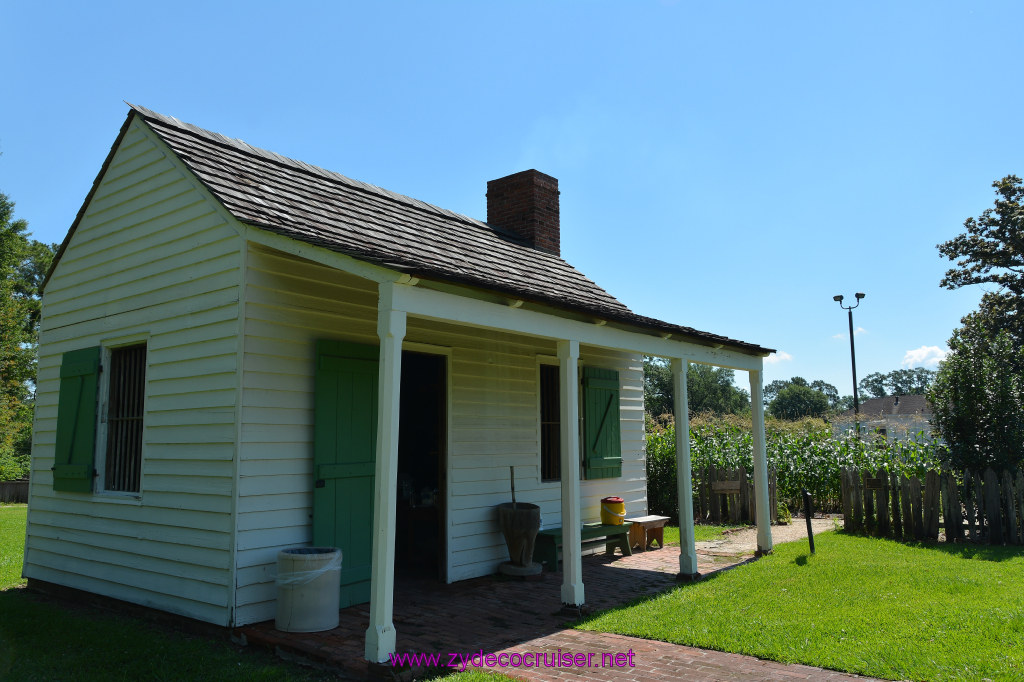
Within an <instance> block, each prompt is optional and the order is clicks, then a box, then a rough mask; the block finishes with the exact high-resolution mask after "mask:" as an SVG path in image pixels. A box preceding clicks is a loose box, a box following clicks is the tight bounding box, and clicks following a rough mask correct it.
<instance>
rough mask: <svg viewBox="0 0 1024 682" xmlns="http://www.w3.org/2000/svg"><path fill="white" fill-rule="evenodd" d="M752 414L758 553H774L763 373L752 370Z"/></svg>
mask: <svg viewBox="0 0 1024 682" xmlns="http://www.w3.org/2000/svg"><path fill="white" fill-rule="evenodd" d="M749 374H750V414H751V419H752V421H753V441H754V504H755V505H757V506H756V510H757V553H758V555H761V554H768V553H769V552H771V551H772V518H771V514H770V513H769V509H768V453H767V452H765V447H764V393H763V392H762V390H761V382H762V373H761V372H759V371H755V370H750V372H749Z"/></svg>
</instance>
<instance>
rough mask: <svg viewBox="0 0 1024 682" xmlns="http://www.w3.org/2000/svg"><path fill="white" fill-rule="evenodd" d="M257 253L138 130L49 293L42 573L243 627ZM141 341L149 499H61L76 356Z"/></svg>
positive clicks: (35, 540) (38, 431) (39, 458)
mask: <svg viewBox="0 0 1024 682" xmlns="http://www.w3.org/2000/svg"><path fill="white" fill-rule="evenodd" d="M241 244H242V242H241V238H240V236H239V232H238V229H237V228H236V227H235V226H233V221H232V220H231V219H229V218H227V217H226V214H225V213H224V212H223V211H222V210H221V209H219V207H218V206H216V205H215V203H214V202H213V201H211V200H210V199H209V195H208V194H207V193H206V191H205V190H203V189H202V188H201V185H200V184H199V183H198V181H197V180H196V179H195V178H194V177H192V176H191V175H190V174H189V173H188V171H187V170H186V169H185V168H184V166H183V165H182V164H181V163H180V161H178V160H177V159H176V158H175V157H174V156H173V155H172V154H171V153H170V152H169V150H167V148H166V147H165V146H164V145H163V143H161V142H160V141H159V140H158V139H157V138H156V137H155V135H153V133H152V131H150V130H149V128H148V127H147V126H146V125H145V124H144V123H142V122H141V121H140V120H139V119H138V118H136V119H134V120H133V121H132V122H131V123H130V124H129V126H128V129H127V131H126V132H125V135H124V137H123V139H122V141H121V143H120V145H119V146H118V148H117V150H116V151H115V153H114V154H113V156H112V158H111V160H110V164H109V165H108V167H107V169H106V171H105V173H104V175H103V177H102V178H101V180H100V182H99V184H98V186H97V187H96V190H95V193H94V194H93V195H92V197H91V200H90V202H89V205H88V206H87V208H86V210H85V211H84V213H83V214H82V218H81V221H80V222H79V224H78V226H77V229H76V230H75V232H74V234H73V235H72V236H71V239H70V240H69V242H68V244H67V248H66V251H65V252H64V254H63V255H62V257H61V259H60V261H59V262H58V264H57V266H56V268H55V269H54V272H53V273H52V275H51V278H50V281H49V282H48V284H47V286H46V292H45V296H44V300H43V318H42V325H41V331H40V343H39V353H40V358H39V374H38V394H37V408H36V419H35V425H34V435H33V452H32V473H31V480H32V482H31V486H30V501H29V514H28V538H27V543H26V554H25V569H24V573H25V576H26V577H28V578H34V579H38V580H43V581H47V582H52V583H56V584H60V585H66V586H69V587H73V588H77V589H82V590H87V591H90V592H95V593H98V594H102V595H106V596H110V597H114V598H117V599H123V600H126V601H130V602H134V603H138V604H143V605H146V606H151V607H155V608H159V609H163V610H166V611H170V612H173V613H178V614H182V615H186V616H190V617H193V618H197V619H200V620H204V621H208V622H212V623H217V624H221V625H227V624H228V623H229V622H230V618H231V613H230V609H231V604H232V599H231V590H230V585H231V583H232V575H233V570H232V550H233V547H232V532H233V525H234V522H233V501H232V496H233V492H234V478H235V472H234V467H235V464H234V462H235V445H234V443H235V435H236V429H237V426H236V413H235V403H236V397H237V390H238V375H237V370H238V360H237V350H238V330H239V306H238V296H239V290H240V286H239V282H240V277H241V263H242V261H241ZM134 339H139V340H145V341H146V343H147V356H148V357H147V368H146V401H145V418H144V432H143V453H142V484H141V494H140V495H139V496H129V495H124V494H112V493H93V494H76V493H63V492H56V493H55V492H54V491H53V477H52V474H51V470H50V467H51V466H52V465H53V461H54V443H55V437H56V427H57V424H56V422H57V399H58V394H59V388H60V378H59V377H60V363H61V356H62V354H63V353H64V352H66V351H69V350H74V349H78V348H86V347H91V346H98V345H108V344H117V343H119V342H123V341H126V340H134ZM101 382H102V378H101ZM97 480H98V479H97Z"/></svg>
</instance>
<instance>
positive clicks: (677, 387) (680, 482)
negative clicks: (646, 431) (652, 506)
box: [672, 358, 700, 580]
mask: <svg viewBox="0 0 1024 682" xmlns="http://www.w3.org/2000/svg"><path fill="white" fill-rule="evenodd" d="M689 364H690V363H689V362H687V361H686V360H685V359H681V358H672V387H673V395H674V401H673V403H674V405H675V422H676V486H677V490H678V495H679V497H678V499H679V550H680V551H679V577H680V578H682V579H687V580H693V579H694V578H697V577H698V576H699V575H700V573H699V571H698V570H697V546H696V544H695V542H696V537H695V533H694V528H693V480H692V475H691V466H690V405H689V396H688V395H687V386H686V369H687V367H688V366H689Z"/></svg>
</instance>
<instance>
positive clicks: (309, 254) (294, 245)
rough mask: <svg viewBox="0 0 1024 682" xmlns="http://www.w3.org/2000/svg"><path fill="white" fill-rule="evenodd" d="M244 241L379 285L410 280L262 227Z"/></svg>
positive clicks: (249, 228) (250, 229) (247, 228)
mask: <svg viewBox="0 0 1024 682" xmlns="http://www.w3.org/2000/svg"><path fill="white" fill-rule="evenodd" d="M218 205H219V203H218ZM245 238H246V240H248V241H250V242H252V243H254V244H260V245H262V246H265V247H267V248H270V249H274V250H276V251H283V252H284V253H289V254H291V255H293V256H298V257H299V258H305V259H306V260H309V261H313V262H314V263H319V264H320V265H326V266H327V267H329V268H334V269H335V270H341V271H342V272H347V273H348V274H350V275H355V276H356V277H362V278H363V279H368V280H371V281H374V282H377V283H378V284H379V283H381V282H398V281H401V280H402V279H403V278H405V279H409V276H408V275H406V274H404V273H401V272H398V271H397V270H389V269H388V268H382V267H380V266H379V265H374V264H372V263H367V262H366V261H361V260H358V259H356V258H353V257H352V256H348V255H345V254H343V253H338V252H337V251H330V250H328V249H324V248H320V247H318V246H313V245H312V244H307V243H305V242H302V241H299V240H297V239H292V238H291V237H285V236H284V235H282V234H277V233H275V232H270V231H268V230H264V229H261V228H259V227H252V226H251V225H246V226H245Z"/></svg>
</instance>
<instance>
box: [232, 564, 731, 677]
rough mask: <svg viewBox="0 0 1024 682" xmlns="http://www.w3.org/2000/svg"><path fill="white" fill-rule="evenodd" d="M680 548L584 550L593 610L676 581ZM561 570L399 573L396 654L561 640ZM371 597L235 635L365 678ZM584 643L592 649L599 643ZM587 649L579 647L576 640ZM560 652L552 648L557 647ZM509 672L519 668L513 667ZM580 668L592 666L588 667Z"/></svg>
mask: <svg viewBox="0 0 1024 682" xmlns="http://www.w3.org/2000/svg"><path fill="white" fill-rule="evenodd" d="M679 558H680V552H679V548H678V547H676V546H673V545H670V546H668V547H667V548H665V549H663V550H651V551H647V552H636V553H634V554H633V556H629V557H620V556H616V557H614V558H612V557H606V556H604V555H603V554H601V555H598V554H595V555H590V556H586V557H583V559H582V562H581V563H582V569H583V578H584V581H585V583H586V586H587V602H588V604H589V605H591V607H592V608H593V609H595V610H598V609H607V608H613V607H615V606H620V605H625V604H626V603H628V602H630V601H631V600H633V599H636V598H638V597H643V596H646V595H653V594H656V593H658V592H662V591H664V590H666V589H668V588H670V587H672V586H674V585H675V584H676V582H677V581H676V573H677V572H678V570H679ZM697 558H698V564H697V565H698V570H699V571H700V572H701V574H703V575H708V574H712V573H714V572H716V571H721V570H724V569H727V568H730V567H732V566H735V565H737V564H739V563H743V562H744V561H748V560H749V554H736V555H732V556H713V555H711V554H704V553H700V554H698V555H697ZM561 583H562V574H561V573H544V574H542V576H541V579H540V580H538V581H522V580H514V579H508V578H505V577H503V576H499V575H495V576H487V577H483V578H474V579H471V580H463V581H459V582H456V583H452V584H449V585H441V584H438V583H437V582H435V581H431V580H426V579H405V578H399V579H398V580H397V582H396V584H395V599H396V604H397V606H396V608H395V612H394V624H395V626H396V630H397V640H396V653H398V654H408V653H423V654H434V653H444V652H466V653H476V652H479V651H481V650H482V651H483V652H484V654H485V655H486V654H489V653H495V654H497V653H499V652H502V651H507V650H515V651H519V652H525V651H527V650H529V651H542V650H547V649H548V648H551V647H553V646H556V645H557V642H558V637H559V633H562V632H563V631H564V629H565V626H566V622H567V620H569V618H568V617H567V616H566V615H565V614H564V613H563V612H562V610H561V609H560V607H559V597H560V592H561ZM370 611H371V609H370V604H362V605H360V606H352V607H349V608H346V609H342V611H341V621H340V623H339V625H338V627H337V628H335V629H334V630H329V631H327V632H319V633H308V634H300V633H284V632H279V631H277V630H275V629H274V621H267V622H263V623H257V624H254V625H249V626H245V627H242V628H238V629H237V630H236V631H235V634H236V637H237V638H238V639H242V640H243V641H244V642H245V643H246V644H247V645H249V646H260V647H266V648H269V649H271V650H274V651H277V652H278V653H279V654H282V655H284V656H287V657H294V658H297V659H298V660H302V661H306V662H309V663H312V664H315V665H318V666H325V667H328V668H331V669H335V670H338V671H339V672H341V673H343V674H344V675H345V676H350V677H353V678H364V677H367V676H368V674H369V675H372V674H373V672H374V670H376V671H377V672H381V673H383V672H387V671H388V670H390V669H391V663H390V661H388V660H385V662H383V664H382V666H383V667H378V666H375V665H374V664H373V663H369V667H368V662H367V661H366V660H365V659H364V658H363V647H364V644H365V633H366V630H367V627H368V626H369V622H370ZM587 646H588V647H589V648H587V649H586V650H588V651H593V650H595V649H594V648H593V645H589V644H588V645H587ZM577 648H579V649H580V650H581V651H582V650H583V649H582V648H581V647H577ZM551 650H552V651H554V649H553V648H551ZM506 672H513V671H512V670H508V671H506ZM581 672H586V670H585V669H584V670H582V671H581Z"/></svg>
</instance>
